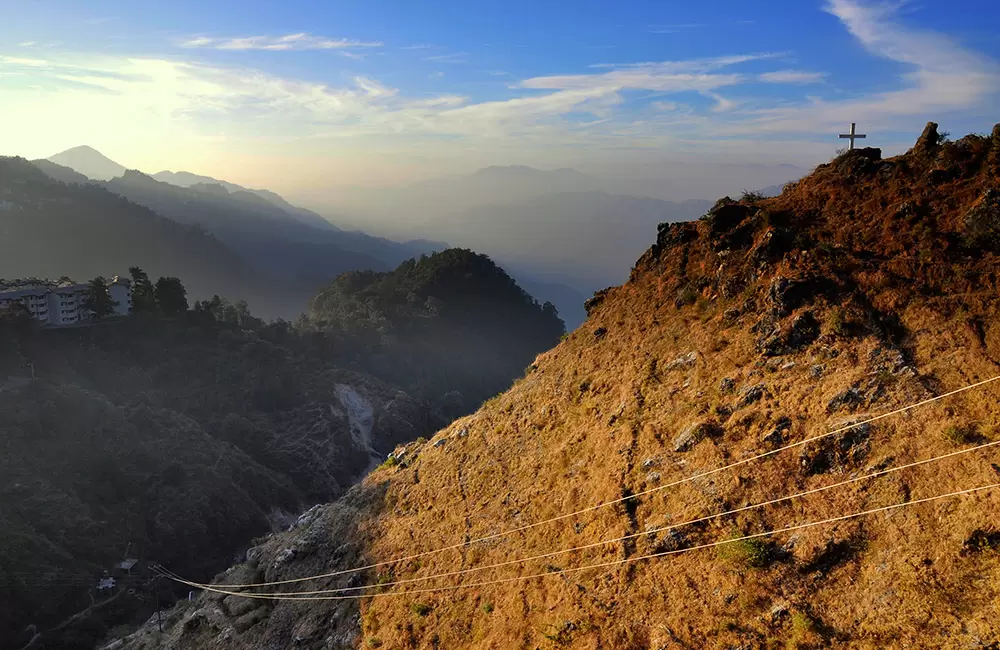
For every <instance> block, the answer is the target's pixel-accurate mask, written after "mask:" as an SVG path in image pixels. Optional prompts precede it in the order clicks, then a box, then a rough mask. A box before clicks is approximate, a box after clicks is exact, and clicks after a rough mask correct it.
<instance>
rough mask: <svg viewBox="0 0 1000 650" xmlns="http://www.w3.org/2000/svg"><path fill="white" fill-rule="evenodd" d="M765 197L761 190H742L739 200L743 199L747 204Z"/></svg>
mask: <svg viewBox="0 0 1000 650" xmlns="http://www.w3.org/2000/svg"><path fill="white" fill-rule="evenodd" d="M766 198H767V197H766V196H764V193H763V192H755V191H752V190H743V195H742V196H741V197H740V201H743V202H744V203H749V204H751V205H753V204H754V203H757V202H759V201H763V200H764V199H766Z"/></svg>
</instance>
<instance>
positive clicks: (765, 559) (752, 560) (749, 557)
mask: <svg viewBox="0 0 1000 650" xmlns="http://www.w3.org/2000/svg"><path fill="white" fill-rule="evenodd" d="M743 537H744V536H743V535H742V534H740V533H739V532H738V531H734V532H733V533H731V534H730V540H732V541H730V542H729V543H727V544H723V545H721V546H719V556H720V557H721V558H722V559H723V560H726V561H728V562H732V563H733V564H736V565H739V566H743V567H749V568H753V569H762V568H764V567H766V566H767V565H768V564H770V563H771V548H770V546H769V545H768V544H767V543H766V542H764V541H763V540H761V539H760V538H759V537H755V538H753V539H742V538H743Z"/></svg>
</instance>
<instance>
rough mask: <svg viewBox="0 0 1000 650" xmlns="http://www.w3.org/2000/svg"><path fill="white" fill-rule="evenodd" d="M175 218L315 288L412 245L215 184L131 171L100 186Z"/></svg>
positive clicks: (388, 261) (393, 260)
mask: <svg viewBox="0 0 1000 650" xmlns="http://www.w3.org/2000/svg"><path fill="white" fill-rule="evenodd" d="M105 186H106V187H107V188H108V189H109V190H111V191H112V192H114V193H116V194H120V195H122V196H124V197H127V198H128V199H129V200H131V201H134V202H136V203H139V204H141V205H145V206H147V207H149V208H150V209H152V210H155V211H156V212H157V213H158V214H162V215H163V216H165V217H168V218H170V219H174V220H175V221H178V222H181V223H186V224H191V225H198V226H200V227H202V228H204V229H205V230H207V231H209V232H211V233H212V234H214V235H216V236H217V237H218V238H219V239H220V240H221V241H223V242H225V243H226V244H227V245H228V246H229V247H230V248H232V249H233V250H234V251H236V252H238V253H239V254H240V255H242V256H243V257H244V259H246V260H247V262H249V263H251V264H253V265H254V266H256V267H257V268H259V269H261V270H263V271H266V272H267V273H269V274H272V275H275V276H281V277H285V278H289V279H296V280H300V281H302V282H304V283H307V284H308V286H309V287H310V289H311V290H315V289H318V288H319V287H320V286H321V285H322V284H324V283H325V282H329V281H330V280H331V279H333V278H334V277H336V276H338V275H339V274H341V273H343V272H345V271H350V270H355V269H371V270H387V269H389V268H391V267H392V266H394V265H395V264H398V263H399V262H401V261H402V260H404V259H407V258H408V257H412V255H413V254H414V252H415V251H414V250H413V249H411V248H408V247H406V246H404V245H402V244H397V243H395V242H391V241H389V240H384V239H378V238H375V237H370V236H368V235H364V234H361V233H348V232H342V231H339V230H336V229H334V228H330V229H320V228H315V227H313V226H310V225H307V224H304V223H301V222H300V221H297V220H295V219H292V218H290V217H289V214H288V213H287V212H285V211H284V210H281V209H279V208H277V207H275V206H274V205H273V204H271V203H270V202H268V201H266V200H265V199H263V198H262V197H259V196H258V195H255V194H252V193H249V192H246V191H243V190H238V191H237V192H236V193H235V194H230V193H229V191H228V190H227V189H226V188H225V187H223V186H222V185H219V184H211V183H198V184H195V185H192V186H190V187H187V188H184V187H178V186H176V185H170V184H169V183H162V182H160V181H157V180H155V179H153V178H152V177H151V176H147V175H145V174H143V173H141V172H137V171H134V170H130V171H127V172H126V173H125V174H123V175H122V176H120V177H118V178H113V179H111V180H110V181H108V182H107V183H106V185H105Z"/></svg>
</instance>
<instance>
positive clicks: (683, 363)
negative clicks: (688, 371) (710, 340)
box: [663, 350, 698, 370]
mask: <svg viewBox="0 0 1000 650" xmlns="http://www.w3.org/2000/svg"><path fill="white" fill-rule="evenodd" d="M697 360H698V353H697V352H695V351H694V350H692V351H691V352H688V353H687V354H682V355H681V356H679V357H677V358H676V359H674V360H673V361H669V362H667V364H666V365H665V366H663V369H664V370H679V369H681V368H690V367H692V366H694V364H695V362H696V361H697Z"/></svg>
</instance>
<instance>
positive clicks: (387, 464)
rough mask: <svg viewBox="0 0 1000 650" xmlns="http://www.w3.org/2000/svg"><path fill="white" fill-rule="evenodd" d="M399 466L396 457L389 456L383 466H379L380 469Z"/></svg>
mask: <svg viewBox="0 0 1000 650" xmlns="http://www.w3.org/2000/svg"><path fill="white" fill-rule="evenodd" d="M396 465H399V459H398V458H396V457H395V456H388V457H387V458H386V459H385V460H383V461H382V464H381V465H379V466H378V469H389V468H390V467H395V466H396Z"/></svg>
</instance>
